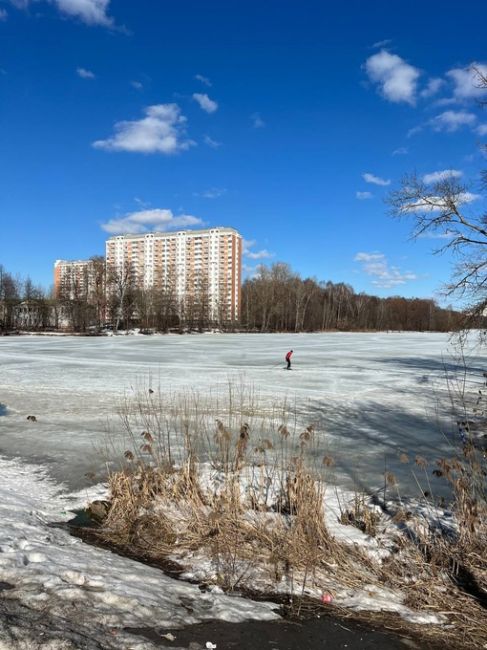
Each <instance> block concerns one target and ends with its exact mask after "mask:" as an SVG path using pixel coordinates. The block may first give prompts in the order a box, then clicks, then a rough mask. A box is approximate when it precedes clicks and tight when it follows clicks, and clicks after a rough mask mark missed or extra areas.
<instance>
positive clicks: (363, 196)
mask: <svg viewBox="0 0 487 650" xmlns="http://www.w3.org/2000/svg"><path fill="white" fill-rule="evenodd" d="M355 196H356V197H357V199H359V200H360V201H364V200H365V199H372V198H374V195H373V194H372V192H355Z"/></svg>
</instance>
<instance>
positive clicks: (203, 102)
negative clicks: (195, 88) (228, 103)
mask: <svg viewBox="0 0 487 650" xmlns="http://www.w3.org/2000/svg"><path fill="white" fill-rule="evenodd" d="M193 99H194V100H195V101H196V102H198V104H199V105H200V108H201V109H203V110H204V111H206V112H207V113H214V112H215V111H216V110H218V104H217V102H215V101H213V99H210V98H209V97H208V95H207V94H206V93H193Z"/></svg>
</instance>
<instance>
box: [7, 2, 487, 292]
mask: <svg viewBox="0 0 487 650" xmlns="http://www.w3.org/2000/svg"><path fill="white" fill-rule="evenodd" d="M486 19H487V4H485V3H480V2H477V1H476V0H475V1H472V0H464V1H463V2H461V3H460V2H458V1H455V2H453V1H452V0H444V1H443V2H442V3H441V8H440V7H439V4H438V2H435V1H433V0H429V1H425V0H423V1H422V2H417V1H416V0H412V1H410V2H408V3H392V2H390V1H389V2H385V1H383V0H375V1H374V2H363V1H359V0H349V1H348V2H346V3H341V4H339V3H325V2H323V1H322V0H316V1H315V0H303V1H302V2H296V1H293V2H291V1H289V0H268V1H267V2H257V0H245V1H244V0H207V1H206V2H203V1H202V0H192V1H188V0H178V2H177V3H174V2H162V1H159V2H155V1H150V0H137V2H134V1H133V0H111V1H110V0H0V143H1V145H0V172H1V173H0V219H1V230H0V263H2V264H3V265H4V266H5V267H6V268H7V269H8V270H10V271H12V272H14V273H20V274H22V275H27V274H29V275H30V276H31V277H32V279H33V280H34V281H35V282H38V283H42V284H44V285H46V286H48V285H49V284H51V283H52V267H53V262H54V260H55V259H57V258H62V259H82V258H86V257H89V256H90V255H93V254H97V253H100V254H102V253H103V252H104V242H105V239H106V238H107V237H108V236H109V235H110V234H112V233H116V232H144V231H146V230H147V231H149V230H167V229H179V228H182V227H199V226H202V225H208V226H218V225H224V226H233V227H235V228H237V229H238V230H239V231H240V232H241V233H242V235H243V236H244V238H245V239H246V241H247V242H248V244H247V246H246V255H245V260H244V261H245V265H246V267H247V269H248V271H247V272H248V273H252V272H253V271H252V269H254V268H255V267H256V266H257V265H258V264H260V263H270V262H272V261H286V262H289V263H290V264H291V265H292V266H293V268H294V269H295V270H297V271H299V272H300V273H301V274H302V275H303V276H308V275H310V276H316V277H317V278H319V279H323V280H332V281H334V282H340V281H343V282H348V283H350V284H352V286H353V287H354V288H355V290H356V291H366V292H369V293H375V294H377V295H381V296H386V295H397V294H402V295H405V296H432V295H435V292H436V291H437V290H438V289H439V288H440V285H441V283H442V281H446V280H447V279H448V276H449V268H450V264H451V260H450V259H449V258H448V256H433V255H432V254H431V251H432V250H433V249H434V248H436V247H437V246H438V245H439V244H441V242H438V241H435V240H431V239H423V240H419V241H416V242H411V241H409V239H408V235H409V232H410V227H411V224H408V223H407V222H404V223H403V222H397V221H393V220H392V219H391V218H390V217H389V216H388V214H387V206H386V205H385V203H384V198H385V197H386V195H387V193H388V191H389V190H390V189H392V188H394V186H395V185H396V184H397V183H398V181H399V180H400V178H401V176H402V175H403V174H404V173H406V172H409V171H416V172H417V173H418V174H420V175H426V174H434V173H435V172H441V171H444V170H454V171H455V173H458V174H461V176H460V178H461V179H462V180H464V181H465V183H466V184H467V185H468V186H469V191H470V193H471V198H472V200H471V202H470V203H469V204H468V206H466V209H467V210H472V211H478V210H479V209H480V207H481V200H480V199H479V198H476V194H477V193H478V192H479V171H480V169H482V167H483V166H485V164H486V161H485V158H483V156H482V154H481V152H480V149H479V145H480V144H481V143H482V142H484V143H485V142H486V141H487V126H486V125H487V110H483V109H482V108H481V107H480V106H479V103H478V100H479V99H481V96H479V91H478V89H476V88H475V86H474V84H473V81H472V73H471V72H470V71H469V66H471V65H472V64H477V65H483V64H486V62H487V46H486V43H485V32H484V30H483V29H482V27H481V26H482V25H485V24H486V22H487V21H486ZM486 70H487V68H486Z"/></svg>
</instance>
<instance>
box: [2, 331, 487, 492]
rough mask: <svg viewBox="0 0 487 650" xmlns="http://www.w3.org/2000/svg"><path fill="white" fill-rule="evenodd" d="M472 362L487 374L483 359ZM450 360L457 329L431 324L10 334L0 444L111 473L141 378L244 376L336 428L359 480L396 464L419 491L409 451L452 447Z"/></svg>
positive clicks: (69, 477)
mask: <svg viewBox="0 0 487 650" xmlns="http://www.w3.org/2000/svg"><path fill="white" fill-rule="evenodd" d="M291 348H292V349H293V350H294V357H293V370H292V371H291V372H287V371H285V370H283V367H284V361H283V357H284V355H285V353H286V352H287V350H288V349H291ZM470 363H471V364H473V365H474V366H475V365H476V366H478V369H479V372H480V374H481V370H483V368H482V366H483V359H481V358H480V357H477V358H475V357H474V358H471V359H470ZM445 366H446V367H447V368H448V370H449V371H450V372H453V373H455V372H456V371H461V368H460V367H459V366H456V363H455V361H454V360H453V358H452V357H451V356H450V345H449V339H448V336H447V335H444V334H431V333H390V334H386V333H380V334H376V333H329V334H295V335H285V334H281V335H273V334H261V335H260V334H259V335H256V334H252V335H248V334H226V335H225V334H204V335H192V336H176V335H174V336H150V337H144V336H119V337H107V338H80V337H40V336H39V337H38V336H22V337H5V338H0V405H3V408H2V406H0V454H3V455H6V456H18V457H21V458H23V459H26V460H29V461H31V462H37V463H42V464H43V465H45V466H46V467H47V468H48V471H49V472H50V474H51V475H52V476H53V477H54V478H55V479H57V480H60V481H64V482H66V483H67V484H68V485H69V486H70V487H72V488H76V487H80V486H82V485H84V484H86V483H89V482H93V481H94V480H95V481H96V480H100V479H101V478H102V477H103V472H104V460H103V456H102V455H101V454H100V449H101V448H102V447H103V446H104V442H105V440H106V433H107V429H108V428H110V429H111V430H112V431H113V432H114V433H115V434H116V433H117V431H118V430H121V424H120V422H119V420H118V417H117V415H116V413H117V407H118V405H119V403H120V400H121V399H122V398H123V395H124V393H126V392H127V391H130V390H131V387H133V386H136V385H138V384H139V385H140V384H141V383H145V384H148V382H153V383H156V384H157V385H160V386H161V388H162V390H166V389H167V390H168V391H169V390H170V391H174V390H177V389H178V388H181V389H184V388H187V387H195V388H197V389H198V390H201V391H204V390H206V389H207V388H209V387H212V386H215V385H217V384H222V383H224V382H226V381H228V379H233V380H235V379H237V380H238V381H244V382H249V383H251V384H253V385H254V386H255V388H256V390H258V391H259V392H260V393H261V394H262V395H263V396H264V398H268V399H269V400H273V401H275V400H276V398H282V399H284V398H287V399H288V400H292V401H295V404H296V410H297V413H298V416H299V418H300V420H302V422H303V423H304V424H308V423H311V422H312V423H315V424H316V426H317V427H318V430H319V432H320V435H323V436H325V437H326V440H327V446H328V447H329V449H330V452H331V453H332V455H333V457H334V458H335V460H336V462H337V475H338V480H339V481H340V482H341V483H343V484H345V485H346V486H347V487H354V486H356V487H359V488H361V487H368V488H370V487H377V486H379V485H380V484H381V481H382V475H383V472H384V466H385V465H386V466H387V469H388V470H389V469H391V470H393V471H394V472H396V473H397V474H398V475H399V478H400V479H401V483H402V486H403V488H402V489H408V490H410V491H415V490H416V492H417V488H416V486H415V479H414V477H413V476H412V472H411V467H410V466H407V467H406V466H402V465H401V464H400V463H399V462H398V457H399V455H400V454H401V453H402V452H406V453H409V454H412V456H413V457H414V455H416V454H421V455H423V456H425V457H426V458H437V457H438V456H439V455H441V454H449V453H450V450H451V447H450V444H451V441H452V440H453V439H454V438H455V426H454V422H452V420H451V418H450V417H448V413H447V404H448V400H447V391H446V383H445ZM28 415H34V416H35V417H36V419H37V422H30V421H27V419H26V418H27V416H28ZM416 469H417V470H418V468H416ZM92 472H93V473H94V474H95V478H93V477H91V478H89V479H88V478H87V477H86V474H87V473H92ZM418 473H420V472H418ZM429 474H431V471H430V472H429Z"/></svg>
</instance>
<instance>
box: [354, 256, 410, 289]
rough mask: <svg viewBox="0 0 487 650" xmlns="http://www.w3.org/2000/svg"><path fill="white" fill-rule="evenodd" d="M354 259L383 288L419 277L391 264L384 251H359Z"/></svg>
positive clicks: (375, 284)
mask: <svg viewBox="0 0 487 650" xmlns="http://www.w3.org/2000/svg"><path fill="white" fill-rule="evenodd" d="M354 260H355V261H356V262H360V264H361V265H362V271H363V272H364V273H366V274H367V275H369V276H371V277H372V278H373V280H372V281H371V282H372V284H373V285H374V286H376V287H380V288H382V289H391V288H393V287H397V286H399V285H402V284H406V282H410V281H412V280H417V279H418V276H417V275H416V274H415V273H412V272H411V271H401V270H400V269H399V268H398V267H397V266H390V265H389V262H388V261H387V258H386V256H385V255H384V254H383V253H357V255H355V258H354Z"/></svg>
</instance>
